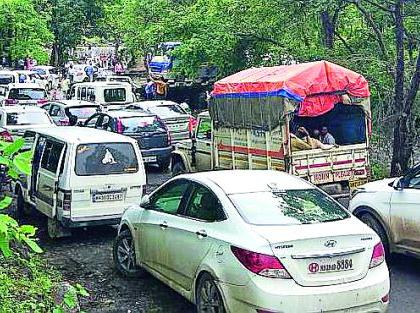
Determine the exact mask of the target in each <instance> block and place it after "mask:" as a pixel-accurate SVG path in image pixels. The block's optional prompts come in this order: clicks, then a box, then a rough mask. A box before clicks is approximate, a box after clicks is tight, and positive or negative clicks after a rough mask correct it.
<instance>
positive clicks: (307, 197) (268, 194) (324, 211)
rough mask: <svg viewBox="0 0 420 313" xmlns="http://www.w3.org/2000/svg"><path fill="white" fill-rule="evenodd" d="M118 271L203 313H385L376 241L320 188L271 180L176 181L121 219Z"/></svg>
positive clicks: (222, 176) (205, 176)
mask: <svg viewBox="0 0 420 313" xmlns="http://www.w3.org/2000/svg"><path fill="white" fill-rule="evenodd" d="M113 253H114V262H115V264H116V267H117V269H118V270H119V271H120V272H121V273H122V274H123V275H126V276H129V277H132V276H137V275H141V274H143V273H144V271H147V272H149V273H151V274H152V275H154V276H155V277H157V278H158V279H159V280H161V281H163V282H164V283H165V284H167V285H169V286H170V287H172V288H173V289H175V290H176V291H177V292H179V293H180V294H181V295H183V296H184V297H186V298H187V299H188V300H190V301H191V302H193V303H195V304H196V306H197V310H198V312H199V313H202V312H234V313H236V312H241V313H246V312H250V313H251V312H252V313H263V312H272V313H274V312H321V311H322V312H330V311H334V312H385V311H386V310H387V306H388V302H389V288H390V284H389V273H388V268H387V265H386V263H385V262H384V249H383V246H382V244H381V242H380V239H379V237H378V236H377V235H376V233H375V232H374V231H372V230H371V229H370V228H369V227H367V226H366V225H365V224H363V223H362V222H360V221H359V220H358V219H357V218H356V217H354V216H352V215H351V214H350V213H349V212H348V211H346V210H345V209H344V208H343V207H342V206H340V205H339V204H338V203H337V202H335V201H334V200H333V199H332V198H330V197H329V196H328V195H326V194H325V193H324V192H322V191H321V190H319V189H318V188H316V187H315V186H313V185H311V184H309V183H308V182H306V181H303V180H301V179H299V178H297V177H295V176H291V175H289V174H286V173H282V172H274V171H215V172H203V173H196V174H187V175H180V176H177V177H176V178H173V179H172V180H170V181H168V182H167V183H165V184H164V185H162V186H161V187H160V188H158V189H157V190H156V191H155V192H153V193H152V194H151V195H150V196H146V197H145V198H144V199H143V201H142V205H141V206H136V207H132V208H130V209H128V210H127V211H126V212H125V214H124V215H123V218H122V221H121V224H120V227H119V231H118V237H117V239H116V241H115V244H114V250H113Z"/></svg>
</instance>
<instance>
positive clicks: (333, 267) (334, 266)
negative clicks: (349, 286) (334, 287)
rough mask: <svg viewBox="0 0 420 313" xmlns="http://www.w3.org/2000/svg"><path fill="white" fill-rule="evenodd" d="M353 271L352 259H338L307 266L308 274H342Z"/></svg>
mask: <svg viewBox="0 0 420 313" xmlns="http://www.w3.org/2000/svg"><path fill="white" fill-rule="evenodd" d="M351 270H353V259H350V258H348V259H340V260H336V261H333V260H331V261H330V262H322V261H320V262H312V263H310V264H309V265H308V272H309V274H318V273H332V272H344V271H351Z"/></svg>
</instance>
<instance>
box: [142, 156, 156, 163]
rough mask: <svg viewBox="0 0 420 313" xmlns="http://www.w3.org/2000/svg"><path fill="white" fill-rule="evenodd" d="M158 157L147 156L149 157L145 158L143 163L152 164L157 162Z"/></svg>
mask: <svg viewBox="0 0 420 313" xmlns="http://www.w3.org/2000/svg"><path fill="white" fill-rule="evenodd" d="M156 160H157V159H156V156H147V157H143V161H144V162H146V163H150V162H156Z"/></svg>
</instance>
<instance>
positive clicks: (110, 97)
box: [104, 88, 127, 102]
mask: <svg viewBox="0 0 420 313" xmlns="http://www.w3.org/2000/svg"><path fill="white" fill-rule="evenodd" d="M104 99H105V102H124V101H126V99H127V97H126V92H125V88H114V89H105V90H104Z"/></svg>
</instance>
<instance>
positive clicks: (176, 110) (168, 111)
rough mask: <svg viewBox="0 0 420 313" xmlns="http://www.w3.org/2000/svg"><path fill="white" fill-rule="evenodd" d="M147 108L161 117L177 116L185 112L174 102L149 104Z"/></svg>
mask: <svg viewBox="0 0 420 313" xmlns="http://www.w3.org/2000/svg"><path fill="white" fill-rule="evenodd" d="M149 110H150V111H151V112H153V113H154V114H156V115H158V116H160V117H161V118H170V117H179V116H180V115H184V114H185V112H184V111H183V110H182V109H181V108H180V107H179V106H178V105H176V104H170V105H157V106H151V107H149Z"/></svg>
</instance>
